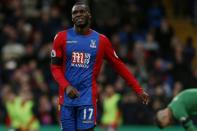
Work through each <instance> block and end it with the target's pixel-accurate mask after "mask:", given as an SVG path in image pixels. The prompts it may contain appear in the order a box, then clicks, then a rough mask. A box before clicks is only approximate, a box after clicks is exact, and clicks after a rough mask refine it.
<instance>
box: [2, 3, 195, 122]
mask: <svg viewBox="0 0 197 131" xmlns="http://www.w3.org/2000/svg"><path fill="white" fill-rule="evenodd" d="M175 1H176V0H174V2H175ZM182 1H184V2H188V1H187V0H182ZM189 2H194V3H195V0H193V1H192V0H190V1H189ZM189 2H188V4H191V5H193V3H189ZM74 3H75V1H74V0H73V1H71V0H1V1H0V53H1V55H0V56H1V57H0V100H1V101H0V124H4V123H6V124H7V125H9V123H10V122H9V121H10V120H9V117H8V110H7V108H6V104H7V102H8V101H9V100H10V99H13V98H14V97H13V95H12V94H14V95H15V96H17V97H21V98H25V99H28V100H29V101H32V102H33V103H34V104H33V107H32V110H33V111H32V112H33V114H34V115H35V116H36V117H37V118H38V120H39V122H40V123H41V125H51V124H58V116H57V114H58V113H57V112H58V111H57V110H58V106H57V98H58V86H57V84H56V83H55V81H54V80H53V78H52V75H51V73H50V50H51V46H52V41H53V38H54V36H55V34H56V33H57V32H58V31H61V30H64V29H66V28H68V27H72V21H71V8H72V5H73V4H74ZM178 3H181V2H179V1H178ZM88 4H89V6H90V9H91V13H92V28H93V29H95V30H96V31H98V32H100V33H103V34H105V35H106V36H108V37H109V38H110V40H111V42H112V43H113V47H114V49H115V50H116V52H117V54H118V56H119V57H120V59H122V60H123V61H124V62H125V63H126V64H127V67H128V68H129V70H130V71H131V72H132V73H133V74H134V75H135V76H136V78H137V79H138V80H139V82H140V84H141V85H142V87H143V88H144V89H146V90H147V91H148V93H149V94H150V95H151V103H150V104H149V105H148V107H146V106H143V105H142V104H141V103H139V102H138V99H137V96H136V94H135V93H134V92H133V91H132V90H131V89H130V88H128V86H127V85H126V84H125V81H124V80H123V79H122V78H121V77H120V76H118V75H117V73H116V72H115V71H114V70H112V69H111V66H110V65H108V64H107V63H106V62H105V63H104V65H103V67H102V71H101V73H100V75H99V77H98V93H99V95H98V114H99V115H98V122H99V123H102V120H103V118H102V117H103V116H104V115H105V112H106V109H105V105H106V104H104V103H105V102H106V101H107V99H109V98H110V96H113V95H118V97H116V98H117V99H115V100H114V101H116V102H115V103H116V104H115V105H116V108H118V110H119V112H120V114H121V118H120V119H121V120H120V121H121V122H120V121H119V122H120V123H122V124H143V125H144V124H153V118H154V117H153V116H154V113H155V111H157V110H158V109H160V108H162V107H165V106H166V105H167V104H168V103H169V101H170V100H171V99H172V98H173V96H175V95H176V94H177V93H178V92H180V91H181V90H184V89H187V88H196V87H197V68H192V62H193V60H194V56H195V48H194V43H193V40H192V38H191V37H189V36H188V38H187V39H186V40H185V42H184V43H181V42H180V40H179V38H177V36H176V34H175V31H174V29H173V28H172V27H171V25H170V24H169V23H168V21H167V19H166V9H165V8H164V6H163V3H162V1H161V0H148V1H147V0H116V1H113V0H89V2H88ZM181 6H183V5H181ZM177 8H178V7H177ZM181 9H182V8H181ZM195 11H196V9H195V8H192V9H190V10H189V12H183V13H181V11H180V10H175V15H179V14H180V13H181V14H183V16H185V15H187V16H190V17H191V18H194V16H195V15H194V14H195ZM190 13H192V15H190ZM111 87H113V88H111ZM21 94H23V95H21ZM145 118H146V119H145Z"/></svg>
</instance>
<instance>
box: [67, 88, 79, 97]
mask: <svg viewBox="0 0 197 131" xmlns="http://www.w3.org/2000/svg"><path fill="white" fill-rule="evenodd" d="M66 94H67V95H68V96H69V97H70V98H71V99H75V98H77V97H79V91H78V90H77V89H76V88H74V87H72V86H68V87H66Z"/></svg>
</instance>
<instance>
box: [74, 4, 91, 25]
mask: <svg viewBox="0 0 197 131" xmlns="http://www.w3.org/2000/svg"><path fill="white" fill-rule="evenodd" d="M90 18H91V16H90V13H89V11H88V9H87V7H86V5H75V6H73V8H72V21H73V23H74V25H75V26H77V27H81V28H83V27H86V26H87V25H88V24H89V20H90Z"/></svg>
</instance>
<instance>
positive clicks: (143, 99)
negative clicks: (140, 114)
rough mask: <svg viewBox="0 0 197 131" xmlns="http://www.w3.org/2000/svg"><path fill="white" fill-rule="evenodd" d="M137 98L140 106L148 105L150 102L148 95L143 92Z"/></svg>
mask: <svg viewBox="0 0 197 131" xmlns="http://www.w3.org/2000/svg"><path fill="white" fill-rule="evenodd" d="M139 98H140V100H141V102H142V104H145V105H148V103H149V102H150V96H149V95H148V93H146V92H145V91H143V92H142V93H141V94H140V95H139Z"/></svg>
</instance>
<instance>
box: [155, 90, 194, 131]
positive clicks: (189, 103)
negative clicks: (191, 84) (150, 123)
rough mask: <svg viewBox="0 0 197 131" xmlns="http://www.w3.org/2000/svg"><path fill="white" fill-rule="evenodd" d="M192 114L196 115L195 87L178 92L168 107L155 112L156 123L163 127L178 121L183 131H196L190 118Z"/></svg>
mask: <svg viewBox="0 0 197 131" xmlns="http://www.w3.org/2000/svg"><path fill="white" fill-rule="evenodd" d="M193 115H197V89H188V90H184V91H182V92H181V93H180V94H178V95H177V96H176V97H175V98H174V99H173V100H172V102H171V103H170V104H169V105H168V107H166V108H165V109H162V110H160V111H158V112H157V114H156V124H157V125H158V127H160V128H165V127H168V126H170V125H171V124H173V122H174V121H178V122H180V123H181V125H182V126H183V127H184V129H185V131H197V129H196V127H195V126H194V124H193V122H192V120H191V119H190V117H191V116H193Z"/></svg>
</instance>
